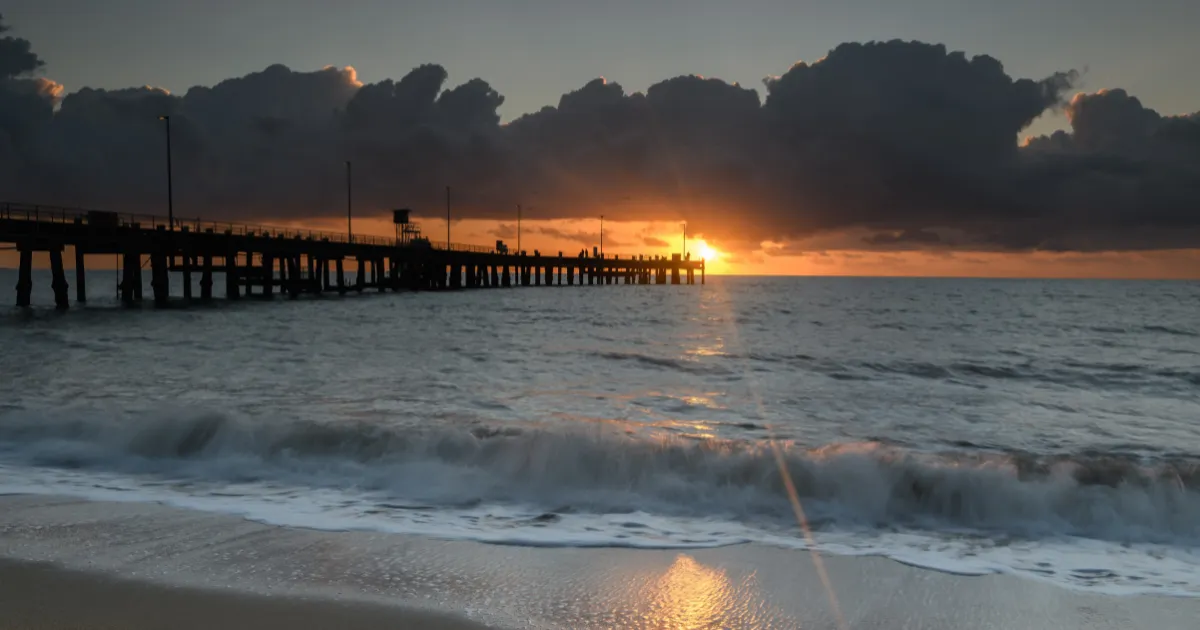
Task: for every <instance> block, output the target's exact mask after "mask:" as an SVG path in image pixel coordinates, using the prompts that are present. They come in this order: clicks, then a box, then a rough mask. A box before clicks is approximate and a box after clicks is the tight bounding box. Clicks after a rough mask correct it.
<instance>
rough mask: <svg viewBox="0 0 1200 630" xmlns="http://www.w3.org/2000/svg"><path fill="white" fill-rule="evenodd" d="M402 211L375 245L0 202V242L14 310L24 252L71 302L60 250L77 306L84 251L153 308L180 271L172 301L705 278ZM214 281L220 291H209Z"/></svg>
mask: <svg viewBox="0 0 1200 630" xmlns="http://www.w3.org/2000/svg"><path fill="white" fill-rule="evenodd" d="M408 214H409V213H408V211H407V210H398V211H395V213H394V223H395V224H396V235H395V237H392V238H387V237H380V236H360V235H350V234H343V233H334V232H321V231H315V230H305V229H295V228H278V227H270V226H261V225H249V224H240V223H224V222H213V221H203V220H199V219H196V220H180V219H176V220H175V221H174V222H173V224H172V222H171V221H168V220H167V219H166V218H164V217H157V216H150V215H132V214H121V213H115V212H107V211H98V210H81V209H75V208H60V207H50V206H37V205H28V204H15V203H5V204H0V244H5V245H10V246H12V247H11V248H13V249H15V250H16V251H17V252H18V254H19V258H20V266H19V273H18V280H17V286H16V291H17V301H16V303H17V305H18V306H29V305H30V297H31V293H32V289H33V281H32V278H33V255H34V253H35V252H46V253H48V254H49V258H50V271H51V276H52V280H51V287H52V288H53V290H54V302H55V305H56V306H57V307H58V308H59V309H66V308H69V307H70V303H71V300H70V282H69V280H68V277H67V272H66V267H65V265H64V262H63V255H64V252H65V251H66V250H67V248H71V250H73V253H74V258H75V269H74V281H75V301H76V302H77V303H82V302H86V301H87V289H86V287H87V267H86V264H85V263H86V260H85V258H86V256H88V255H107V256H115V257H117V259H118V260H119V265H118V267H119V278H120V281H119V283H118V287H117V292H118V294H119V297H120V300H121V302H122V303H124V304H126V305H135V304H138V303H139V302H141V301H142V299H143V295H142V293H143V274H144V273H149V275H150V286H151V292H152V299H153V301H154V304H155V306H159V307H164V306H168V305H169V303H170V296H171V291H170V287H171V277H172V275H173V274H174V275H179V276H181V277H180V281H181V283H182V287H183V300H184V302H189V301H197V300H198V301H209V300H212V299H214V298H215V297H223V298H225V299H228V300H238V299H245V298H251V297H254V298H271V297H273V296H274V295H275V294H276V292H278V293H279V294H280V295H286V296H288V297H290V298H293V299H294V298H298V297H300V296H301V295H304V294H326V293H336V294H345V293H347V292H356V293H361V292H363V291H368V290H371V291H379V292H384V291H399V290H409V291H424V290H458V289H481V288H499V287H536V286H580V285H589V286H596V285H612V284H656V285H661V284H695V283H696V275H697V274H698V275H699V276H700V284H704V282H705V265H704V261H703V260H690V259H689V258H688V257H686V256H682V255H680V254H673V255H671V256H670V257H666V256H650V257H647V256H637V257H632V256H630V257H627V258H621V257H619V256H604V255H603V254H598V253H592V254H588V253H587V252H581V253H580V254H578V255H575V256H570V255H563V252H557V253H556V254H554V255H544V254H542V253H541V252H536V251H535V252H534V253H533V254H532V255H529V254H527V253H525V252H509V251H507V248H506V247H505V246H504V245H503V243H501V242H497V243H496V246H495V247H486V246H479V245H464V244H456V243H450V242H435V241H430V240H429V239H427V238H424V237H422V236H421V234H420V230H419V228H417V227H416V226H415V225H414V224H412V223H410V222H409V221H408ZM147 267H148V269H147ZM218 274H219V275H220V276H221V277H220V281H219V284H220V285H222V286H218V287H216V290H215V291H214V286H215V285H216V284H218V282H217V280H216V278H217V276H218ZM348 274H349V275H348ZM196 277H199V278H200V282H199V292H198V294H194V293H196V292H195V291H194V284H195V283H194V278H196Z"/></svg>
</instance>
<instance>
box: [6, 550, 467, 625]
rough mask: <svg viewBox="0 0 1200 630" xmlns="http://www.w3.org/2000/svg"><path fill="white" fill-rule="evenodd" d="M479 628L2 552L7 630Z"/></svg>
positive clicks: (432, 616)
mask: <svg viewBox="0 0 1200 630" xmlns="http://www.w3.org/2000/svg"><path fill="white" fill-rule="evenodd" d="M213 628H224V629H233V628H260V629H262V630H309V629H312V630H326V629H329V628H337V629H338V630H368V629H369V630H377V629H379V628H428V629H429V630H479V629H483V628H485V626H481V625H479V624H474V623H471V622H468V621H464V620H459V619H454V618H452V617H450V616H449V615H446V614H439V613H431V612H423V611H418V610H412V609H405V608H400V607H395V606H385V605H380V604H367V603H361V602H339V601H335V600H330V599H305V598H298V597H269V596H261V595H250V594H239V593H229V592H222V591H215V590H204V589H196V588H181V587H173V586H168V585H162V584H154V583H150V582H138V581H133V580H123V579H119V578H116V577H112V576H109V575H104V574H99V573H88V572H82V571H69V570H64V569H59V568H56V567H54V566H50V565H45V564H34V563H24V562H13V561H7V560H0V629H3V630H101V629H103V630H110V629H111V630H118V629H120V630H152V629H153V630H158V629H162V630H168V629H170V630H212V629H213Z"/></svg>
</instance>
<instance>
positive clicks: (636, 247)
mask: <svg viewBox="0 0 1200 630" xmlns="http://www.w3.org/2000/svg"><path fill="white" fill-rule="evenodd" d="M416 220H417V221H418V222H419V223H420V225H421V227H422V228H423V230H424V233H425V234H426V235H427V236H428V237H430V238H431V239H432V240H437V241H444V240H445V238H446V237H445V234H446V222H445V219H434V218H422V217H417V219H416ZM262 222H263V223H267V224H272V225H284V226H289V227H304V228H311V229H318V230H328V231H335V232H344V231H345V228H346V225H345V223H344V219H341V218H336V219H335V218H330V219H316V220H310V221H306V222H304V223H303V224H301V223H291V224H289V223H288V222H286V221H279V220H270V219H263V220H262ZM678 226H679V224H678V223H677V222H670V221H606V222H605V223H604V251H605V253H606V254H607V255H609V256H619V257H621V258H627V257H630V256H638V255H645V256H648V257H649V256H667V257H669V256H671V255H672V254H681V253H682V250H683V239H682V238H681V236H680V233H679V229H678ZM450 228H451V240H452V241H454V242H455V243H468V244H473V245H485V246H489V247H490V246H493V245H495V243H496V241H497V240H502V241H504V242H505V243H506V244H507V245H508V246H509V247H511V248H514V249H515V247H516V243H517V239H516V221H515V217H514V220H513V221H496V220H485V219H464V220H461V221H452V222H451V226H450ZM354 233H355V234H356V235H375V236H391V235H393V234H394V226H393V225H392V223H391V220H390V217H386V218H385V217H362V218H358V217H355V219H354ZM836 236H837V235H833V237H832V238H826V239H824V241H823V243H822V244H818V243H817V242H816V241H813V242H809V243H804V242H791V243H775V242H763V243H760V244H741V245H740V246H738V244H737V243H730V244H728V245H727V244H726V243H724V242H722V241H721V240H720V239H718V238H716V237H715V236H714V235H706V234H700V233H697V234H696V235H695V236H694V237H691V236H689V238H688V242H687V250H688V252H689V253H690V254H691V257H692V259H693V260H694V259H697V258H703V259H704V260H705V262H706V271H707V273H708V274H710V275H722V274H729V275H786V276H952V277H982V278H1021V277H1028V278H1129V279H1137V278H1175V279H1193V280H1200V250H1195V249H1192V250H1161V251H1137V252H975V251H948V250H914V251H880V250H869V249H858V248H856V246H855V244H856V243H860V242H861V240H859V239H854V238H849V239H847V238H843V239H841V242H842V243H843V245H842V246H841V247H838V246H835V245H834V243H833V242H832V241H837V240H838V239H837V238H836ZM599 237H600V225H599V221H598V220H597V221H593V220H588V219H553V220H530V219H526V220H524V221H523V222H522V230H521V247H522V248H523V249H525V250H526V251H528V252H530V253H531V254H532V253H533V252H534V251H535V250H538V251H541V252H542V253H543V254H545V255H556V254H557V253H558V252H560V251H561V252H563V253H564V254H565V255H568V256H574V255H576V254H578V253H579V251H580V250H581V249H586V250H587V251H588V252H590V251H592V247H593V246H597V247H598V246H599V244H600V238H599ZM710 240H711V241H713V244H711V245H710V244H709V241H710ZM71 262H73V260H72V258H71V257H70V256H68V257H67V263H68V265H70V263H71ZM48 264H49V263H48V260H47V259H46V257H45V256H44V255H40V254H39V255H35V256H34V265H35V266H37V267H44V266H47V265H48ZM16 265H17V255H16V252H14V251H5V250H0V267H4V268H14V267H16Z"/></svg>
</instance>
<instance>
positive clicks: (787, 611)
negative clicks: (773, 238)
mask: <svg viewBox="0 0 1200 630" xmlns="http://www.w3.org/2000/svg"><path fill="white" fill-rule="evenodd" d="M0 558H2V559H0V610H3V611H5V614H4V615H0V630H8V629H9V628H14V629H15V628H28V629H33V630H49V629H59V628H62V629H64V630H65V629H66V628H75V629H87V630H91V629H93V628H94V629H96V630H99V629H101V628H105V629H107V628H129V629H131V630H141V629H146V630H149V629H150V628H162V627H172V628H184V629H187V628H193V627H194V628H202V627H204V628H208V627H225V628H229V629H233V628H242V627H246V628H267V629H270V628H273V627H279V628H284V627H287V628H297V629H299V630H304V629H306V628H321V627H339V628H343V629H345V630H353V629H355V628H360V627H361V628H367V627H398V628H405V627H420V628H434V629H438V630H457V629H463V630H466V629H478V628H505V627H522V628H548V629H549V628H572V629H575V628H578V629H591V628H596V629H598V628H611V627H620V628H660V627H700V628H780V629H782V628H796V627H803V628H837V627H849V628H855V629H872V630H873V629H878V630H884V629H890V628H897V627H913V628H924V629H929V630H952V629H953V630H971V629H978V630H984V629H987V630H996V629H1000V628H1022V629H1026V628H1028V629H1029V630H1039V629H1042V628H1045V629H1047V630H1049V629H1050V628H1064V629H1068V630H1070V629H1078V630H1083V629H1084V628H1089V629H1091V628H1145V627H1153V628H1161V629H1163V630H1172V629H1176V628H1178V629H1180V630H1183V629H1186V628H1193V627H1194V624H1195V619H1196V618H1200V598H1185V597H1165V596H1149V595H1120V596H1114V595H1103V594H1098V593H1089V592H1081V591H1073V590H1068V589H1065V588H1061V587H1054V586H1048V585H1046V584H1044V583H1040V582H1037V581H1034V580H1029V579H1022V578H1018V577H1014V576H1011V575H1000V574H994V575H985V576H975V577H964V576H957V575H952V574H947V573H940V572H936V571H933V570H928V569H921V568H916V567H912V566H909V565H904V564H901V563H899V562H896V561H892V560H887V559H883V558H878V557H847V556H832V555H825V556H822V561H823V563H824V565H825V568H826V570H827V572H828V575H829V578H830V583H831V586H832V589H833V595H834V596H835V597H836V601H837V605H833V603H832V602H833V601H834V600H833V599H832V598H831V597H830V595H829V593H828V592H827V591H826V589H825V588H824V586H823V584H822V581H821V579H820V577H819V576H818V572H817V571H816V570H815V569H814V566H813V561H812V557H811V556H810V555H809V554H808V553H807V552H803V551H792V550H785V549H779V548H771V547H765V546H761V545H739V546H734V547H722V548H715V549H695V550H687V551H679V550H675V551H671V550H647V549H619V548H599V549H597V548H537V547H513V546H500V545H487V544H483V543H475V542H467V541H447V540H439V539H432V538H424V537H419V536H413V535H404V534H380V533H374V532H363V531H338V532H329V531H318V530H308V529H300V528H287V527H279V526H272V525H264V524H261V523H258V522H253V521H248V520H245V519H243V518H240V517H237V516H232V515H226V514H215V513H208V512H196V511H191V510H186V509H179V508H173V507H167V506H163V505H159V504H150V503H115V502H114V503H106V502H95V501H87V500H81V499H72V498H66V497H58V496H46V495H9V496H0ZM839 609H840V612H841V615H842V617H843V618H844V620H845V624H844V625H842V624H840V623H839V621H838V619H837V617H838V613H837V612H836V611H838V610H839ZM14 611H15V612H14ZM10 613H12V614H10ZM286 620H292V621H286ZM202 622H203V623H202ZM188 624H192V625H188ZM270 624H277V625H274V626H273V625H270ZM280 624H281V625H280Z"/></svg>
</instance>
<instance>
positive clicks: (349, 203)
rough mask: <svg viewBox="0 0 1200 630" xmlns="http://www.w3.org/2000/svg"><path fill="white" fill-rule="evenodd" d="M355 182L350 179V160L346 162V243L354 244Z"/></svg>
mask: <svg viewBox="0 0 1200 630" xmlns="http://www.w3.org/2000/svg"><path fill="white" fill-rule="evenodd" d="M352 185H353V180H351V178H350V160H346V242H348V243H353V242H354V220H353V218H352V217H353V214H352V211H353V208H354V206H353V201H354V197H353V190H354V189H353V187H352Z"/></svg>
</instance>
